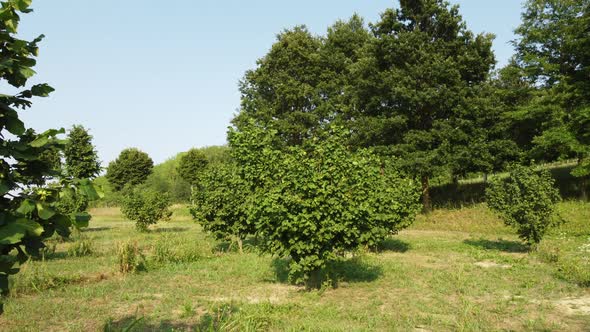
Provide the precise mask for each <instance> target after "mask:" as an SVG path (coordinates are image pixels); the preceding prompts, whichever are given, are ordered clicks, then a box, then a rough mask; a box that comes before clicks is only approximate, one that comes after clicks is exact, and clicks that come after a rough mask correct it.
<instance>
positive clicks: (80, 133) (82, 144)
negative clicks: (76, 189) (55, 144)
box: [64, 125, 101, 179]
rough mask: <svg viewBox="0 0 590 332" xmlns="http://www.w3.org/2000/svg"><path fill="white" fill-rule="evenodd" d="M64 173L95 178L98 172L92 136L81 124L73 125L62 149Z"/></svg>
mask: <svg viewBox="0 0 590 332" xmlns="http://www.w3.org/2000/svg"><path fill="white" fill-rule="evenodd" d="M64 157H65V168H66V174H67V175H68V176H70V177H73V178H78V179H83V178H95V177H97V176H98V174H99V173H100V170H101V167H100V161H99V160H98V154H97V152H96V148H95V147H94V145H93V144H92V136H91V135H90V134H89V133H88V130H86V129H85V128H84V127H83V126H79V125H78V126H73V127H72V129H70V131H69V133H68V143H67V144H66V147H65V149H64Z"/></svg>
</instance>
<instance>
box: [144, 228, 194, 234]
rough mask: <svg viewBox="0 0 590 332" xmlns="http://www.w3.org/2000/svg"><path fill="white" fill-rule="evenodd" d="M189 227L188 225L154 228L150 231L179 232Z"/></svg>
mask: <svg viewBox="0 0 590 332" xmlns="http://www.w3.org/2000/svg"><path fill="white" fill-rule="evenodd" d="M189 229H190V228H188V227H168V228H158V229H154V230H153V231H152V232H154V233H180V232H186V231H188V230H189Z"/></svg>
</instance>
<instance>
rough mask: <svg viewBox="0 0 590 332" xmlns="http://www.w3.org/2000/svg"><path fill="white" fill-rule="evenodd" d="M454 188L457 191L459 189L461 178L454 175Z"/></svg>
mask: <svg viewBox="0 0 590 332" xmlns="http://www.w3.org/2000/svg"><path fill="white" fill-rule="evenodd" d="M453 187H455V189H457V188H459V176H458V175H453Z"/></svg>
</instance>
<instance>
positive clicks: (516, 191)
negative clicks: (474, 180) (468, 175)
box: [486, 166, 561, 245]
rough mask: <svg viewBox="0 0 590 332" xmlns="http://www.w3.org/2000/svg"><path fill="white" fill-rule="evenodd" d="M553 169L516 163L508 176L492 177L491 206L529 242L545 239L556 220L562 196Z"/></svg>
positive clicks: (489, 204)
mask: <svg viewBox="0 0 590 332" xmlns="http://www.w3.org/2000/svg"><path fill="white" fill-rule="evenodd" d="M554 182H555V180H554V179H553V178H552V177H551V175H550V174H549V172H547V171H540V172H536V171H534V170H533V169H532V168H528V167H524V166H513V167H512V168H511V169H510V174H509V176H508V177H507V178H505V179H498V180H495V181H492V182H491V183H490V186H489V187H488V188H487V190H486V199H487V202H488V206H489V207H490V208H492V210H494V211H495V212H496V213H498V214H499V215H500V217H501V218H502V219H503V220H504V222H505V223H506V225H509V226H512V227H514V228H516V231H517V232H518V236H519V237H520V238H521V239H522V240H523V241H525V242H526V243H527V244H529V245H534V244H538V243H539V242H541V240H542V238H543V236H544V235H545V233H547V230H548V229H550V228H551V227H552V226H553V225H555V223H556V220H557V219H556V217H555V215H554V212H555V204H556V203H557V202H559V201H560V200H561V197H560V196H559V191H558V190H557V189H556V188H555V187H554Z"/></svg>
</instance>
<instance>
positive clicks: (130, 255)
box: [117, 241, 145, 274]
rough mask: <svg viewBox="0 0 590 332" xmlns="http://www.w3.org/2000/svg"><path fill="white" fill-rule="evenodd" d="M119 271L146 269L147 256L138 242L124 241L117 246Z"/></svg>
mask: <svg viewBox="0 0 590 332" xmlns="http://www.w3.org/2000/svg"><path fill="white" fill-rule="evenodd" d="M117 262H118V266H119V272H121V273H125V274H126V273H135V272H139V271H145V257H144V255H143V254H142V252H141V250H140V249H139V247H138V245H137V242H130V241H129V242H124V243H120V244H119V245H118V246H117Z"/></svg>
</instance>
